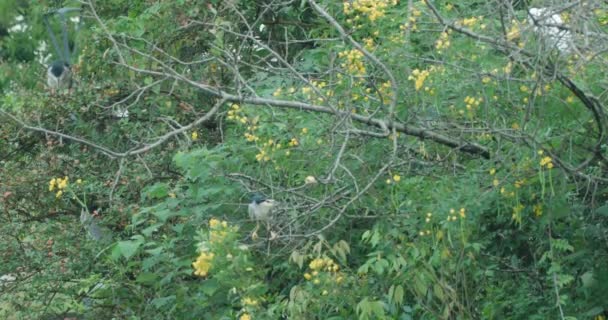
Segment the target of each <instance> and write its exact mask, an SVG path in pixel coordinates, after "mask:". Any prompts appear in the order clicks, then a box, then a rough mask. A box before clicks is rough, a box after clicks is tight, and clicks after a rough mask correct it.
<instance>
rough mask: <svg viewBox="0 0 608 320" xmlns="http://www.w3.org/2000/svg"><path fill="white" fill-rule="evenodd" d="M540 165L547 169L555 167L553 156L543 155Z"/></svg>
mask: <svg viewBox="0 0 608 320" xmlns="http://www.w3.org/2000/svg"><path fill="white" fill-rule="evenodd" d="M540 166H541V167H545V168H547V169H553V159H551V157H543V158H542V159H540Z"/></svg>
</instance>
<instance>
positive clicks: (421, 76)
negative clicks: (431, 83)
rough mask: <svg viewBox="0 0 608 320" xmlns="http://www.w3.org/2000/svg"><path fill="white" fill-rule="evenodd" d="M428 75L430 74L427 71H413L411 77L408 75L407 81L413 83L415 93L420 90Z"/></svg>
mask: <svg viewBox="0 0 608 320" xmlns="http://www.w3.org/2000/svg"><path fill="white" fill-rule="evenodd" d="M430 74H431V73H430V72H429V70H422V71H420V70H419V69H414V70H413V71H412V75H410V76H409V77H408V78H407V79H408V80H412V81H414V87H415V88H416V91H418V90H420V89H421V88H422V86H423V85H424V81H425V80H426V78H427V77H428V76H429V75H430Z"/></svg>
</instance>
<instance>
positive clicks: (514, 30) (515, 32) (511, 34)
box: [507, 20, 521, 41]
mask: <svg viewBox="0 0 608 320" xmlns="http://www.w3.org/2000/svg"><path fill="white" fill-rule="evenodd" d="M520 29H521V28H520V23H519V21H517V20H513V21H511V28H510V29H509V31H507V40H509V41H513V40H515V39H518V38H519V37H520V36H521V32H520Z"/></svg>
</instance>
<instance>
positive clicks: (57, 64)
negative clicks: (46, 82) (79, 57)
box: [49, 60, 70, 78]
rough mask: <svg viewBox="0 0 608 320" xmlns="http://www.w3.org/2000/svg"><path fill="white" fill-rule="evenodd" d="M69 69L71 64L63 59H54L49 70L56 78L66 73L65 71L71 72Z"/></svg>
mask: <svg viewBox="0 0 608 320" xmlns="http://www.w3.org/2000/svg"><path fill="white" fill-rule="evenodd" d="M69 71H70V65H69V64H68V63H67V62H65V61H63V60H57V61H53V63H51V65H50V66H49V72H50V73H51V74H53V76H55V78H60V77H61V75H63V74H64V72H69Z"/></svg>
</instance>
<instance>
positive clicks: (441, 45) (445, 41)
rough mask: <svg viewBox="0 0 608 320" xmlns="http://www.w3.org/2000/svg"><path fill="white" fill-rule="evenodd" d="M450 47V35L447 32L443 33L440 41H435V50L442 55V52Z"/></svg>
mask: <svg viewBox="0 0 608 320" xmlns="http://www.w3.org/2000/svg"><path fill="white" fill-rule="evenodd" d="M449 47H450V39H449V35H448V33H447V32H446V31H444V32H442V33H441V34H440V35H439V39H437V40H436V41H435V48H436V49H437V50H438V51H439V53H441V50H443V49H447V48H449Z"/></svg>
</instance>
